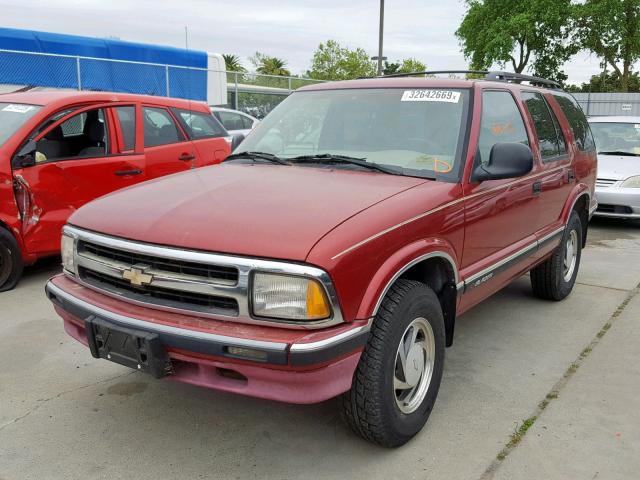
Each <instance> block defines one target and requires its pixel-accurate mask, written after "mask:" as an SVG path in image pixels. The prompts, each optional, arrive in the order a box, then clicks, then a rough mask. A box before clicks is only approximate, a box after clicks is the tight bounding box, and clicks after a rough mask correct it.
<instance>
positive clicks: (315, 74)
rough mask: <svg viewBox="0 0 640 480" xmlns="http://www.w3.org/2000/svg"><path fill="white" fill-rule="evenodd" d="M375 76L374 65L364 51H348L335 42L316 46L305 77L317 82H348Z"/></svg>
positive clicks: (357, 49) (331, 41)
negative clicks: (314, 79)
mask: <svg viewBox="0 0 640 480" xmlns="http://www.w3.org/2000/svg"><path fill="white" fill-rule="evenodd" d="M375 74H376V65H375V63H374V62H373V61H372V60H371V59H370V58H369V55H368V54H367V52H366V51H365V50H364V49H362V48H356V49H355V50H350V49H349V48H347V47H343V46H341V45H340V44H339V43H338V42H336V41H335V40H328V41H327V42H326V43H321V44H320V45H319V46H318V48H317V49H316V51H315V52H314V53H313V58H312V60H311V69H310V70H309V71H308V72H307V76H309V77H311V78H317V79H319V80H349V79H352V78H358V77H371V76H373V75H375Z"/></svg>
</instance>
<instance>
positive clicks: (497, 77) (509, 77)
mask: <svg viewBox="0 0 640 480" xmlns="http://www.w3.org/2000/svg"><path fill="white" fill-rule="evenodd" d="M442 74H470V75H484V79H485V80H490V81H495V82H513V83H521V82H529V83H530V84H531V85H534V86H538V87H548V88H555V89H558V90H561V89H562V85H560V84H559V83H558V82H556V81H553V80H549V79H546V78H542V77H534V76H531V75H523V74H522V73H511V72H490V71H487V70H427V71H424V72H409V73H392V74H391V75H382V76H378V77H361V78H393V77H415V76H419V75H425V76H426V75H442Z"/></svg>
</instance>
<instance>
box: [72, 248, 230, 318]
mask: <svg viewBox="0 0 640 480" xmlns="http://www.w3.org/2000/svg"><path fill="white" fill-rule="evenodd" d="M76 259H77V263H78V267H77V270H78V277H79V279H80V280H81V281H82V282H84V283H85V284H86V285H88V286H91V287H93V288H95V289H97V290H99V291H103V292H105V293H110V294H112V295H116V296H117V297H118V298H123V299H128V300H131V301H134V302H137V303H144V304H150V305H153V306H158V307H164V308H169V309H173V310H176V309H178V310H187V311H193V312H198V313H205V314H211V315H223V316H227V317H237V316H238V315H239V313H240V311H239V304H238V298H239V296H238V295H239V294H238V281H239V270H238V268H237V267H235V266H230V265H216V264H213V263H204V262H196V261H190V260H184V259H181V258H170V257H165V256H160V255H153V254H149V253H148V252H147V251H143V252H136V251H134V250H129V249H122V248H116V247H113V246H107V245H104V244H102V243H96V242H92V241H88V240H84V239H81V238H80V239H78V242H77V246H76ZM134 272H136V274H137V275H140V277H136V278H135V279H132V277H131V274H133V273H134ZM139 279H142V280H139Z"/></svg>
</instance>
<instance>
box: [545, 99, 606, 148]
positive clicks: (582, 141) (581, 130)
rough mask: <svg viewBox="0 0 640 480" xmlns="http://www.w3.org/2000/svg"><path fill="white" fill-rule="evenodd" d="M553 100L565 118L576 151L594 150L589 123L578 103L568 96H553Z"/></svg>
mask: <svg viewBox="0 0 640 480" xmlns="http://www.w3.org/2000/svg"><path fill="white" fill-rule="evenodd" d="M554 98H555V99H556V101H557V102H558V104H559V105H560V109H561V110H562V113H564V116H565V117H567V120H568V121H569V126H570V127H571V131H572V132H573V136H574V137H575V139H576V145H577V146H578V149H579V150H583V151H592V150H595V148H596V145H595V142H594V141H593V136H592V135H591V129H590V128H589V123H588V122H587V119H586V117H585V116H584V113H582V109H581V108H580V106H579V105H578V103H577V102H576V101H575V100H574V99H573V98H572V97H569V96H564V95H557V94H554Z"/></svg>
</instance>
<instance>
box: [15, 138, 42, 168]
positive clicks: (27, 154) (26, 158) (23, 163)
mask: <svg viewBox="0 0 640 480" xmlns="http://www.w3.org/2000/svg"><path fill="white" fill-rule="evenodd" d="M36 148H37V145H36V142H35V140H29V141H28V142H27V143H25V144H24V145H23V146H22V148H21V149H20V151H19V152H18V153H17V154H16V155H15V156H14V157H13V159H12V160H11V165H12V166H13V168H25V167H31V166H33V165H35V164H36Z"/></svg>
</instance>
